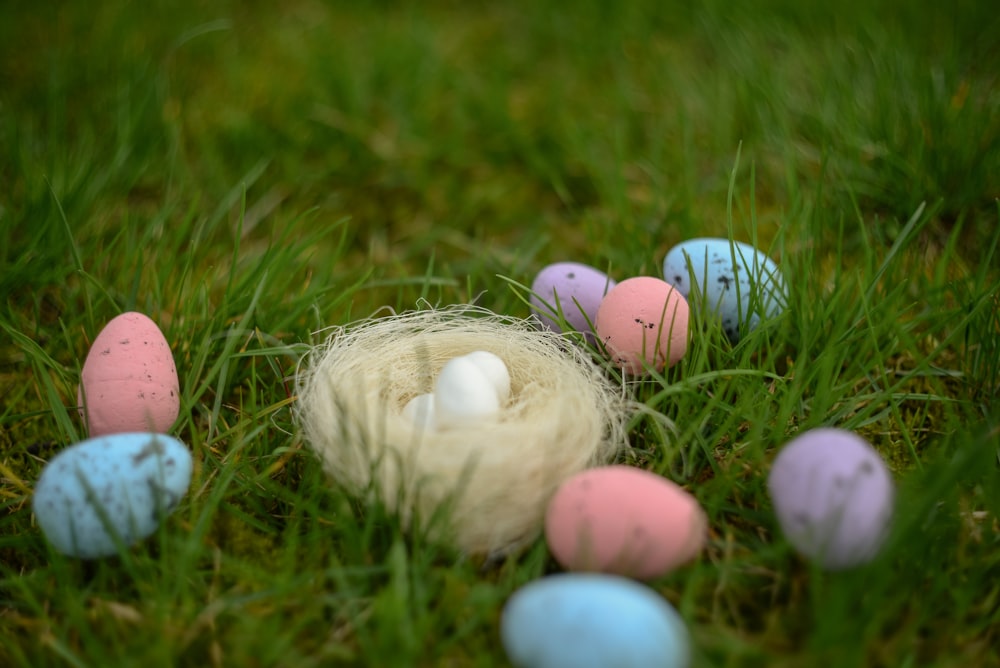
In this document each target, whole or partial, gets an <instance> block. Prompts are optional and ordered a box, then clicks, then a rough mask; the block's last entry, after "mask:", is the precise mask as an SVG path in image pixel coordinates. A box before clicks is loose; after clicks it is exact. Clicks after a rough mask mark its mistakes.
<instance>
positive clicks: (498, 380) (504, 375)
mask: <svg viewBox="0 0 1000 668" xmlns="http://www.w3.org/2000/svg"><path fill="white" fill-rule="evenodd" d="M463 357H464V358H465V359H467V360H469V361H470V362H472V363H473V364H475V365H476V366H477V367H479V370H480V371H482V372H483V375H484V376H486V377H487V378H489V380H490V382H491V383H493V389H494V390H496V393H497V399H499V400H500V403H501V404H502V403H503V402H505V401H507V399H508V398H509V397H510V371H508V369H507V365H506V364H504V361H503V360H502V359H500V357H499V356H497V355H494V354H493V353H491V352H488V351H486V350H474V351H472V352H471V353H468V354H467V355H463Z"/></svg>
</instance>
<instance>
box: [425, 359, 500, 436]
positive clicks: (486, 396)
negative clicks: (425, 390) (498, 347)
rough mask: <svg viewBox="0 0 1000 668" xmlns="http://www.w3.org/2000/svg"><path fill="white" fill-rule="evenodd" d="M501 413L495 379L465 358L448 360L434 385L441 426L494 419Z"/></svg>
mask: <svg viewBox="0 0 1000 668" xmlns="http://www.w3.org/2000/svg"><path fill="white" fill-rule="evenodd" d="M499 412H500V398H499V397H498V396H497V391H496V390H495V389H494V386H493V382H492V381H491V380H490V379H489V378H488V377H487V376H486V374H484V373H483V372H482V370H481V369H480V368H479V366H478V365H477V364H476V363H475V362H473V361H472V360H469V359H466V358H465V357H456V358H454V359H451V360H449V361H448V363H447V364H445V365H444V367H443V368H442V369H441V372H440V373H439V374H438V378H437V382H436V383H435V384H434V413H435V417H436V419H437V425H438V427H439V428H448V427H456V426H460V425H468V424H470V423H475V422H482V421H484V420H488V419H491V418H493V417H495V416H496V415H497V413H499Z"/></svg>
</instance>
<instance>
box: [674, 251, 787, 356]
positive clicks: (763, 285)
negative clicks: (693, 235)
mask: <svg viewBox="0 0 1000 668" xmlns="http://www.w3.org/2000/svg"><path fill="white" fill-rule="evenodd" d="M663 276H664V277H665V278H666V280H667V282H668V283H670V284H671V285H673V286H674V287H675V288H677V290H678V291H679V292H680V293H681V294H682V295H684V297H685V298H686V299H688V301H689V302H691V306H692V308H700V307H702V306H704V308H705V309H706V310H707V311H708V312H712V313H715V314H717V315H718V316H719V317H720V318H721V319H722V329H723V330H724V331H725V333H726V336H728V337H729V339H730V340H731V341H733V342H736V341H738V340H739V339H740V335H741V327H743V326H744V324H745V327H746V330H747V331H749V330H752V329H754V328H756V327H757V326H758V325H759V324H760V321H761V316H762V315H763V316H764V317H768V318H772V317H775V316H777V315H778V314H779V313H781V312H782V311H783V310H784V308H785V305H786V304H787V302H788V295H787V290H786V287H785V281H784V278H783V277H782V275H781V272H780V271H779V270H778V265H777V264H775V262H774V260H772V259H771V258H769V257H768V256H767V255H766V254H765V253H763V252H761V251H759V250H757V249H755V248H754V247H753V246H751V245H750V244H746V243H743V242H740V241H732V242H731V241H729V240H728V239H689V240H688V241H685V242H683V243H680V244H677V245H676V246H674V247H673V248H671V249H670V250H669V251H668V252H667V255H666V257H665V258H664V259H663ZM692 281H693V284H692Z"/></svg>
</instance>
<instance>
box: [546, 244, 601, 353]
mask: <svg viewBox="0 0 1000 668" xmlns="http://www.w3.org/2000/svg"><path fill="white" fill-rule="evenodd" d="M615 285H616V282H615V280H614V279H613V278H611V277H609V276H608V275H607V274H605V273H604V272H603V271H598V270H597V269H594V268H593V267H590V266H587V265H585V264H580V263H579V262H557V263H555V264H550V265H549V266H547V267H545V268H544V269H542V270H541V271H540V272H539V273H538V275H537V276H536V277H535V280H534V282H533V283H532V284H531V292H532V293H533V294H532V295H531V310H532V311H534V312H535V314H536V315H537V316H538V318H539V319H540V320H541V321H542V324H543V325H545V326H546V327H548V328H549V329H551V330H553V331H556V332H560V331H562V328H561V327H560V326H559V322H558V316H557V315H556V313H557V309H558V310H561V311H562V314H563V318H565V320H566V322H567V323H568V324H569V325H571V326H572V327H573V329H575V330H576V331H578V332H583V333H584V335H585V336H586V337H587V340H588V341H589V342H591V343H593V342H594V340H595V339H594V335H593V333H592V331H591V324H592V323H593V322H594V320H595V319H596V318H597V308H598V307H599V306H600V305H601V300H603V299H604V295H606V294H607V293H608V291H609V290H610V289H611V288H613V287H615ZM588 320H589V321H590V322H589V323H588Z"/></svg>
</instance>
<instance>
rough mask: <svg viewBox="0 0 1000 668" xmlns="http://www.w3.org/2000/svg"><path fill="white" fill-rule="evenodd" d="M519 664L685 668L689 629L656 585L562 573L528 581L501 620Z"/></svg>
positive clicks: (521, 667) (530, 667) (524, 667)
mask: <svg viewBox="0 0 1000 668" xmlns="http://www.w3.org/2000/svg"><path fill="white" fill-rule="evenodd" d="M500 636H501V641H502V642H503V646H504V649H505V650H506V651H507V656H508V658H509V659H510V661H511V663H513V664H514V665H515V666H517V667H518V668H607V667H608V666H616V668H684V667H685V666H688V665H689V663H690V661H691V644H690V639H689V637H688V632H687V627H686V626H685V625H684V621H683V620H682V619H681V617H680V615H678V614H677V611H676V610H674V608H673V606H671V605H670V603H668V602H667V600H666V599H664V598H663V597H661V596H660V595H659V594H657V593H656V592H655V591H653V590H652V589H650V588H649V587H647V586H645V585H643V584H640V583H638V582H635V581H634V580H630V579H628V578H624V577H621V576H618V575H609V574H604V573H563V574H559V575H552V576H549V577H546V578H542V579H540V580H535V581H534V582H532V583H530V584H528V585H525V586H524V587H522V588H521V589H519V590H517V591H516V592H514V594H513V595H512V596H511V597H510V599H509V600H508V601H507V604H506V605H505V606H504V610H503V616H502V618H501V622H500Z"/></svg>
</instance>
